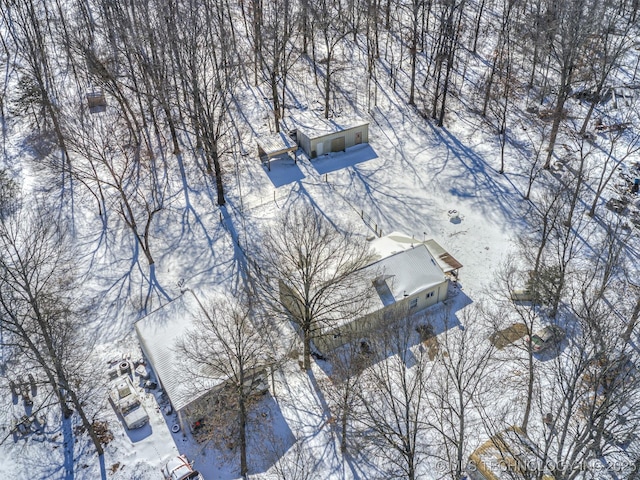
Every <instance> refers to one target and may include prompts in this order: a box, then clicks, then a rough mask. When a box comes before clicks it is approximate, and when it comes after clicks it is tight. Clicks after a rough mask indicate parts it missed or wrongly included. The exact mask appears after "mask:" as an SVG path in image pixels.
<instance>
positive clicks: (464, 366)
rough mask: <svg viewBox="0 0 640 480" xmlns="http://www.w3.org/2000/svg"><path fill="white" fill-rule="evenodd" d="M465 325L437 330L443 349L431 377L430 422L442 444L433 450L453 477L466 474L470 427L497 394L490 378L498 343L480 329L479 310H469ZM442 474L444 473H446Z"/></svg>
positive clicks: (480, 422) (460, 476)
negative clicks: (495, 346) (489, 338)
mask: <svg viewBox="0 0 640 480" xmlns="http://www.w3.org/2000/svg"><path fill="white" fill-rule="evenodd" d="M462 322H463V326H462V327H461V329H450V328H449V327H450V325H447V323H446V322H445V331H444V332H443V333H442V334H440V335H438V342H439V343H440V349H441V352H442V353H441V354H440V355H439V357H438V361H437V363H436V365H435V366H434V368H433V373H432V375H431V377H432V379H431V381H430V382H429V384H430V388H429V396H428V398H429V404H430V406H431V411H432V412H433V413H432V416H430V418H432V419H433V420H431V421H430V422H429V424H430V427H431V428H433V429H435V431H437V432H438V435H439V437H440V439H441V441H442V445H443V447H444V448H442V449H438V451H437V452H436V453H435V455H436V456H437V457H440V458H441V459H442V460H443V461H444V464H445V465H448V466H449V472H448V473H449V474H450V476H451V478H454V479H455V478H462V476H463V474H464V468H465V466H466V456H465V455H466V454H467V453H468V451H469V445H468V442H469V439H471V438H473V436H472V435H471V432H472V431H473V430H476V429H477V428H478V426H480V425H482V421H481V417H480V415H481V413H482V412H483V410H484V409H489V408H490V405H491V396H492V395H495V391H496V389H495V385H497V384H498V382H497V381H496V380H497V379H496V378H492V355H493V351H494V347H493V345H492V344H491V343H490V342H487V340H486V339H485V337H484V335H482V334H480V322H479V318H478V312H467V311H465V313H464V315H463V317H462ZM443 473H444V472H443Z"/></svg>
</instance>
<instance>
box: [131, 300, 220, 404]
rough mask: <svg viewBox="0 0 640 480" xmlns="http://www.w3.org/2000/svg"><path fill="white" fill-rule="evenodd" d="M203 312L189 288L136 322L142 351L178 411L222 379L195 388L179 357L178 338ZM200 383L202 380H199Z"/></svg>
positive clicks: (179, 338) (183, 360) (182, 335)
mask: <svg viewBox="0 0 640 480" xmlns="http://www.w3.org/2000/svg"><path fill="white" fill-rule="evenodd" d="M202 313H203V310H202V306H201V305H200V303H199V302H198V299H197V298H196V294H194V293H193V292H191V290H188V291H186V292H184V293H183V294H182V295H180V296H179V297H177V298H176V299H174V300H173V301H171V302H169V303H167V304H165V305H163V306H162V307H160V308H158V309H157V310H154V311H153V312H151V313H150V314H149V315H147V316H146V317H144V318H143V319H142V320H139V321H138V322H137V323H136V324H135V329H136V333H137V334H138V338H139V340H140V344H141V346H142V350H143V351H144V353H145V355H146V356H147V358H148V360H149V362H150V363H151V367H152V368H153V371H154V372H155V374H156V376H157V377H158V379H159V380H160V383H161V384H162V388H163V389H164V391H165V392H166V393H167V396H168V397H169V400H170V401H171V405H173V408H174V409H175V410H177V411H179V410H182V409H183V408H184V407H186V406H187V405H189V404H190V403H191V402H193V401H194V400H196V399H197V398H199V397H200V396H202V395H204V394H205V393H206V387H210V388H213V387H215V386H216V385H219V384H220V383H221V382H222V381H223V380H222V379H221V380H218V381H216V380H213V379H211V380H209V381H206V382H205V385H199V387H202V388H198V389H194V386H193V384H192V382H190V381H188V380H185V372H184V370H183V368H184V362H185V361H187V360H186V359H184V358H179V357H178V355H179V352H178V350H177V347H178V343H179V341H180V340H181V339H182V338H183V337H184V335H185V334H186V333H187V331H188V330H190V329H192V328H193V327H194V320H195V319H196V318H197V317H198V316H199V315H201V314H202ZM201 382H202V380H201Z"/></svg>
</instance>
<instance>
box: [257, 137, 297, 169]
mask: <svg viewBox="0 0 640 480" xmlns="http://www.w3.org/2000/svg"><path fill="white" fill-rule="evenodd" d="M257 143H258V155H259V156H260V159H261V160H262V161H263V162H264V163H266V164H267V168H268V169H269V170H271V159H272V158H274V157H279V156H280V155H289V154H290V153H291V152H294V156H293V160H294V162H295V161H296V160H297V159H296V156H295V151H296V150H297V149H298V145H297V144H296V142H294V141H293V139H292V138H291V137H289V136H288V135H285V134H284V133H282V132H280V133H274V134H271V135H262V136H260V137H258V140H257Z"/></svg>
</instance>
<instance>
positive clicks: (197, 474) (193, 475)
mask: <svg viewBox="0 0 640 480" xmlns="http://www.w3.org/2000/svg"><path fill="white" fill-rule="evenodd" d="M199 478H200V472H198V471H197V470H196V471H193V472H191V473H190V474H189V476H188V477H186V480H198V479H199Z"/></svg>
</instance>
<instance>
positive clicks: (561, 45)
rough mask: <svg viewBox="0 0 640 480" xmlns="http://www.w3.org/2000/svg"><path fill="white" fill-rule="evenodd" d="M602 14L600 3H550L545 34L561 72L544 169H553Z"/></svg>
mask: <svg viewBox="0 0 640 480" xmlns="http://www.w3.org/2000/svg"><path fill="white" fill-rule="evenodd" d="M599 15H601V7H600V4H599V3H595V4H594V3H593V2H590V1H588V0H570V1H569V0H568V1H566V2H562V3H557V2H549V3H548V8H547V12H546V16H547V20H548V21H547V25H548V29H547V31H546V32H545V33H546V35H547V39H548V41H549V45H550V55H551V58H552V59H553V61H554V64H555V66H556V68H557V70H558V75H559V79H558V82H557V85H558V87H557V94H556V98H555V105H554V106H553V123H552V125H551V131H550V133H549V144H548V147H547V159H546V161H545V164H544V168H545V169H548V168H550V166H551V159H552V158H553V153H554V149H555V145H556V139H557V137H558V132H559V130H560V122H561V121H562V120H563V118H564V116H565V115H564V106H565V103H566V101H567V99H568V98H569V94H570V93H571V85H572V83H573V81H574V77H575V74H576V70H577V68H578V65H579V63H580V62H581V61H582V60H583V58H584V56H583V54H584V53H585V47H586V45H587V41H588V39H589V37H590V35H591V34H592V33H593V32H594V27H595V25H597V20H598V16H599Z"/></svg>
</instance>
